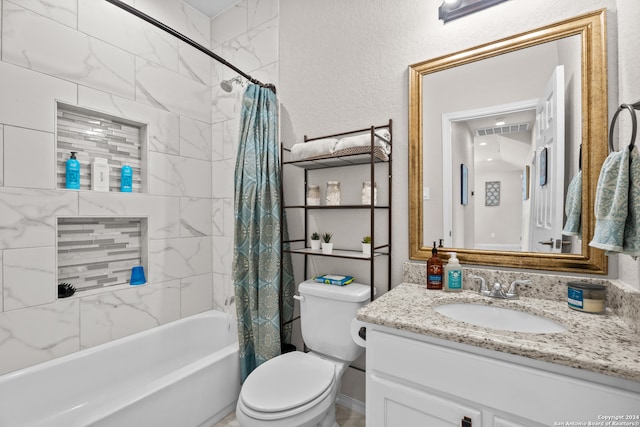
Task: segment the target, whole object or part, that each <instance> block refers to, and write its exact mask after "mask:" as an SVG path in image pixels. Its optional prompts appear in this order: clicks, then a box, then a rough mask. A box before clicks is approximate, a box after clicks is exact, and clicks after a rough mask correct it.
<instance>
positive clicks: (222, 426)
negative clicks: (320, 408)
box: [211, 405, 365, 427]
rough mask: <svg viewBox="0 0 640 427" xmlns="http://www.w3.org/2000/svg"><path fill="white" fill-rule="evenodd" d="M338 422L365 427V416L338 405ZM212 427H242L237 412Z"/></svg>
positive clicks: (345, 425)
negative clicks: (237, 418) (237, 419)
mask: <svg viewBox="0 0 640 427" xmlns="http://www.w3.org/2000/svg"><path fill="white" fill-rule="evenodd" d="M336 421H337V422H338V425H340V427H364V426H365V423H364V414H361V413H359V412H356V411H352V410H351V409H347V408H345V407H344V406H340V405H336ZM211 427H240V424H239V423H238V421H236V413H235V411H234V412H232V413H230V414H229V415H227V416H226V417H225V418H223V419H222V420H221V421H220V422H218V423H216V424H214V425H212V426H211Z"/></svg>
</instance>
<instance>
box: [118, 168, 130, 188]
mask: <svg viewBox="0 0 640 427" xmlns="http://www.w3.org/2000/svg"><path fill="white" fill-rule="evenodd" d="M131 176H132V171H131V166H129V165H123V166H122V170H121V171H120V191H122V192H123V193H131V188H132V187H131Z"/></svg>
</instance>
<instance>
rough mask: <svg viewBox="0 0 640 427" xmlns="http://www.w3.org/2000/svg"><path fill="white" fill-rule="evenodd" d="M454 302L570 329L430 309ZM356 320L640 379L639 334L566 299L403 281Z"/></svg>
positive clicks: (618, 319) (616, 319)
mask: <svg viewBox="0 0 640 427" xmlns="http://www.w3.org/2000/svg"><path fill="white" fill-rule="evenodd" d="M450 303H475V304H487V305H493V306H495V307H505V308H512V309H515V310H519V311H523V312H527V313H531V314H535V315H539V316H543V317H546V318H548V319H551V320H554V321H556V322H558V323H560V324H562V325H563V326H564V327H566V328H567V332H562V333H546V334H539V333H523V332H511V331H502V330H496V329H488V328H484V327H480V326H475V325H472V324H469V323H465V322H460V321H457V320H453V319H451V318H449V317H446V316H444V315H442V314H439V313H437V312H435V311H433V310H432V309H431V308H432V307H435V306H438V305H443V304H450ZM357 318H358V320H361V321H363V322H367V323H372V324H376V325H382V326H387V327H390V328H394V329H400V330H403V331H408V332H413V333H416V334H421V335H428V336H431V337H436V338H442V339H445V340H449V341H455V342H459V343H463V344H469V345H473V346H477V347H481V348H485V349H489V350H495V351H500V352H504V353H510V354H515V355H519V356H524V357H528V358H531V359H538V360H542V361H545V362H551V363H556V364H560V365H565V366H569V367H573V368H578V369H583V370H586V371H592V372H597V373H601V374H605V375H611V376H614V377H619V378H624V379H626V380H632V381H640V336H639V335H638V334H637V333H635V332H634V331H633V329H632V328H631V327H630V326H629V325H628V324H627V323H626V322H625V321H624V320H623V319H622V318H621V317H619V316H617V315H615V314H613V313H612V312H611V310H609V309H607V313H606V314H600V315H598V314H590V313H583V312H580V311H576V310H572V309H570V308H569V307H568V306H567V303H566V301H565V302H560V301H554V300H547V299H539V298H529V297H522V296H521V297H520V299H517V300H500V299H495V298H488V297H485V296H481V295H479V294H478V293H477V292H473V291H468V290H465V291H462V292H458V293H453V292H442V291H433V290H427V289H426V288H425V286H424V285H418V284H412V283H402V284H400V285H398V286H396V287H395V288H393V289H392V290H391V291H389V292H387V293H386V294H384V295H382V296H381V297H380V298H378V299H376V300H375V301H373V302H372V303H370V304H369V305H367V306H365V307H363V308H361V309H360V310H359V311H358V315H357Z"/></svg>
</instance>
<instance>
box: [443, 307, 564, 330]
mask: <svg viewBox="0 0 640 427" xmlns="http://www.w3.org/2000/svg"><path fill="white" fill-rule="evenodd" d="M433 310H434V311H436V312H438V313H440V314H442V315H444V316H447V317H450V318H452V319H455V320H459V321H461V322H466V323H471V324H472V325H476V326H482V327H484V328H491V329H499V330H502V331H514V332H529V333H538V334H545V333H546V334H549V333H558V332H565V331H566V330H567V328H565V327H564V326H562V325H561V324H559V323H557V322H554V321H553V320H549V319H545V318H544V317H540V316H536V315H534V314H529V313H524V312H522V311H517V310H511V309H508V308H501V307H493V306H490V305H480V304H445V305H439V306H437V307H434V308H433Z"/></svg>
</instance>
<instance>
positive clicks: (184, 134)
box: [180, 117, 212, 160]
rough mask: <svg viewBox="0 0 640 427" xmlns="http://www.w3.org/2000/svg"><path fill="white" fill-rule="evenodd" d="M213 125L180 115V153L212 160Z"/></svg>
mask: <svg viewBox="0 0 640 427" xmlns="http://www.w3.org/2000/svg"><path fill="white" fill-rule="evenodd" d="M211 145H212V144H211V125H210V124H208V123H204V122H200V121H198V120H193V119H190V118H188V117H180V155H181V156H184V157H193V158H194V159H200V160H211Z"/></svg>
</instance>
